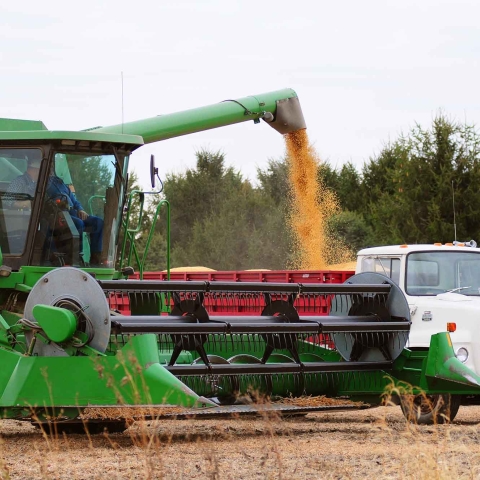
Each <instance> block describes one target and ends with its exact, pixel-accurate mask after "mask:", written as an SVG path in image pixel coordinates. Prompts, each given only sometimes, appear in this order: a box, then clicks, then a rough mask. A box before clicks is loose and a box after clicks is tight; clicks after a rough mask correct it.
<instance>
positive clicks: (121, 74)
mask: <svg viewBox="0 0 480 480" xmlns="http://www.w3.org/2000/svg"><path fill="white" fill-rule="evenodd" d="M120 76H121V79H122V133H123V122H124V120H123V72H120Z"/></svg>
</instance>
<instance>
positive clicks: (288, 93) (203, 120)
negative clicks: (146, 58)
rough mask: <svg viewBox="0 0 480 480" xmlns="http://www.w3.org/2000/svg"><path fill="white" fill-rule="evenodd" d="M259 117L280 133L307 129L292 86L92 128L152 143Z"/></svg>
mask: <svg viewBox="0 0 480 480" xmlns="http://www.w3.org/2000/svg"><path fill="white" fill-rule="evenodd" d="M260 119H262V120H264V121H265V122H266V123H268V124H269V125H270V126H271V127H272V128H274V129H275V130H277V131H278V132H279V133H281V134H282V135H283V134H286V133H290V132H295V131H297V130H301V129H304V128H306V124H305V120H304V118H303V113H302V109H301V106H300V102H299V100H298V97H297V94H296V93H295V92H294V91H293V90H292V89H289V88H287V89H284V90H277V91H275V92H269V93H264V94H260V95H253V96H249V97H244V98H239V99H235V100H233V99H232V100H224V101H223V102H220V103H216V104H213V105H208V106H204V107H199V108H193V109H190V110H185V111H182V112H176V113H170V114H166V115H159V116H157V117H152V118H147V119H144V120H138V121H135V122H127V123H123V124H119V125H112V126H109V127H99V128H96V129H93V131H95V132H102V133H114V134H129V135H138V136H141V137H143V140H144V142H145V143H153V142H158V141H161V140H167V139H169V138H174V137H180V136H182V135H188V134H190V133H195V132H200V131H204V130H210V129H212V128H218V127H224V126H227V125H233V124H235V123H241V122H246V121H248V120H253V121H255V122H259V121H260Z"/></svg>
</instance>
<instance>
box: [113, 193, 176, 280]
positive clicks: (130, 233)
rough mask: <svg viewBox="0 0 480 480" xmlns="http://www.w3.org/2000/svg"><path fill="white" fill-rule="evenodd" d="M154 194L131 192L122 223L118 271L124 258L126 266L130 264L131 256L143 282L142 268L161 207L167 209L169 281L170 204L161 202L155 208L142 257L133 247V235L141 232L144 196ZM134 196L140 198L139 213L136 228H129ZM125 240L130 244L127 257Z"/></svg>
mask: <svg viewBox="0 0 480 480" xmlns="http://www.w3.org/2000/svg"><path fill="white" fill-rule="evenodd" d="M154 193H158V192H142V191H140V190H133V191H132V192H131V193H130V195H129V198H128V203H127V215H126V218H125V221H124V222H123V227H124V230H125V235H124V238H123V242H122V251H121V255H120V270H121V269H122V267H123V264H124V260H125V257H127V261H128V264H130V263H131V260H132V255H134V256H135V261H136V263H137V265H138V270H139V278H140V279H142V280H143V272H144V268H145V262H146V259H147V255H148V251H149V248H150V244H151V242H152V239H153V234H154V232H155V227H156V224H157V221H158V217H159V215H160V210H161V208H162V207H163V206H165V207H166V209H167V239H166V240H167V279H168V280H170V218H171V216H170V203H169V202H168V200H161V201H160V202H159V203H158V205H157V208H156V209H155V214H154V216H153V221H152V225H151V227H150V231H149V233H148V237H147V242H146V244H145V249H144V252H143V255H142V257H141V258H140V256H139V253H138V250H137V247H136V245H135V234H136V233H139V232H140V230H141V224H142V219H143V209H144V208H143V207H144V203H145V195H148V194H154ZM136 194H138V195H139V197H140V212H139V216H138V221H137V225H136V227H135V228H129V223H130V212H131V205H132V199H133V196H134V195H136ZM127 240H128V241H129V243H130V248H129V250H128V255H126V245H127Z"/></svg>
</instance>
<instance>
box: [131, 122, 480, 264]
mask: <svg viewBox="0 0 480 480" xmlns="http://www.w3.org/2000/svg"><path fill="white" fill-rule="evenodd" d="M288 168H289V159H288V158H286V157H285V158H279V159H270V160H269V161H268V164H267V167H266V168H264V169H260V168H259V169H257V178H256V182H255V183H252V182H251V181H250V180H248V179H246V178H244V177H243V176H242V174H241V173H240V172H239V171H238V170H236V169H234V168H233V167H228V166H227V165H226V159H225V155H224V154H223V153H222V152H211V151H208V150H201V151H198V152H197V153H196V167H195V168H191V169H187V170H186V171H185V172H184V173H180V174H173V173H170V174H167V176H166V178H165V180H164V190H163V192H162V194H161V198H166V199H168V201H169V202H170V205H171V265H172V266H173V267H175V266H187V265H189V266H197V265H201V266H207V267H210V268H214V269H216V270H238V269H256V268H266V269H286V268H295V252H294V248H295V247H294V241H293V237H292V232H291V231H290V227H289V222H288V221H287V218H288V214H289V205H290V194H291V189H290V183H289V180H288ZM317 175H318V179H319V182H320V183H321V184H322V185H323V188H328V189H330V190H332V191H333V192H334V193H335V195H336V196H337V199H338V203H339V205H340V207H341V208H340V210H339V211H338V212H336V213H335V214H334V215H332V216H331V217H330V218H329V220H328V225H327V228H328V229H329V230H330V232H332V233H333V236H334V237H335V238H338V239H339V240H341V242H339V243H342V244H346V245H347V246H348V247H350V249H351V250H352V252H356V251H357V250H358V249H360V248H364V247H367V246H374V245H388V244H399V243H433V242H443V243H446V242H451V241H452V240H454V236H455V231H456V236H457V239H459V240H469V239H471V238H472V239H477V240H478V239H480V206H478V202H477V201H476V193H477V185H478V184H479V182H480V136H479V134H478V133H477V131H476V128H475V126H474V125H469V124H466V123H460V122H457V121H454V120H451V119H449V118H447V117H446V116H445V115H444V114H439V115H437V116H436V117H435V118H434V119H433V121H432V124H431V125H430V126H429V127H428V128H424V127H422V126H421V125H418V124H417V125H415V126H414V127H413V128H412V129H411V130H410V131H409V132H408V133H407V134H404V135H400V136H399V137H398V138H397V139H396V140H394V141H390V142H388V143H386V144H385V145H384V147H383V148H382V149H381V151H380V152H379V153H378V154H377V155H375V156H372V157H371V158H370V159H369V160H368V161H367V162H365V164H364V165H363V167H362V168H361V169H357V168H356V167H355V166H354V165H353V164H352V163H346V164H344V165H343V166H341V167H340V168H335V167H333V166H332V165H331V164H330V163H329V162H322V163H320V164H319V166H318V172H317ZM134 188H138V184H137V178H136V176H135V175H134V174H133V175H131V181H130V189H134ZM158 199H159V198H155V199H154V201H153V202H151V203H150V204H149V205H148V207H147V215H146V222H144V227H143V230H142V232H141V234H140V235H139V236H138V243H139V245H140V249H141V248H143V247H144V245H145V241H146V232H147V231H148V229H149V227H150V225H151V220H152V217H153V214H154V211H155V206H156V205H155V204H156V201H158ZM454 207H455V208H454ZM165 266H166V222H165V218H164V217H163V218H160V219H159V221H158V223H157V226H156V229H155V233H154V237H153V241H152V245H151V247H150V253H149V255H148V262H147V268H148V269H164V268H165Z"/></svg>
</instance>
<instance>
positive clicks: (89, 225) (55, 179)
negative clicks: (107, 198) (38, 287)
mask: <svg viewBox="0 0 480 480" xmlns="http://www.w3.org/2000/svg"><path fill="white" fill-rule="evenodd" d="M47 196H48V198H49V199H50V200H52V201H53V202H54V203H55V204H56V205H57V207H59V208H60V209H61V210H64V211H68V213H69V214H70V217H71V218H72V221H73V223H74V224H75V227H76V228H77V230H78V234H79V243H80V245H79V251H80V253H82V252H83V232H86V233H88V235H89V237H90V252H91V255H90V266H100V265H101V254H102V248H103V245H102V242H103V220H102V219H101V218H100V217H96V216H95V215H89V214H88V213H87V212H86V211H85V209H84V208H83V206H82V205H81V203H80V202H79V201H78V199H77V197H76V196H75V193H74V192H73V191H72V190H71V188H70V187H69V186H68V185H66V184H65V182H64V181H63V180H62V179H61V178H60V177H59V176H57V174H56V173H55V165H52V170H51V173H50V177H49V179H48V184H47Z"/></svg>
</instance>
